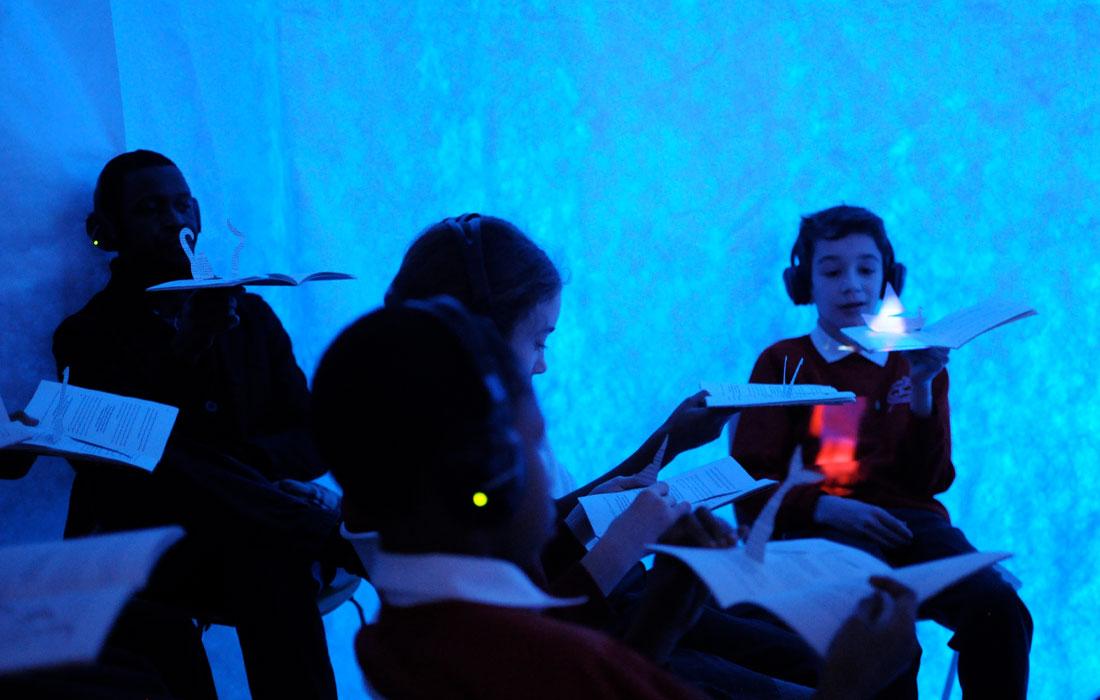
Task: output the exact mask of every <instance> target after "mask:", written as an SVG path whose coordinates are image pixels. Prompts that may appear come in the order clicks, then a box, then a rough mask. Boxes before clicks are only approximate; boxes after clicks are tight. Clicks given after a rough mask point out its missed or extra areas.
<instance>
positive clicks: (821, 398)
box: [699, 382, 856, 408]
mask: <svg viewBox="0 0 1100 700" xmlns="http://www.w3.org/2000/svg"><path fill="white" fill-rule="evenodd" d="M699 388H700V389H706V390H707V391H708V392H710V396H708V397H707V399H706V400H707V406H715V407H730V408H747V407H749V406H804V405H818V404H838V403H852V402H854V401H855V400H856V395H855V394H853V393H852V392H850V391H837V390H836V389H835V388H834V387H831V386H824V385H821V384H730V383H726V382H699Z"/></svg>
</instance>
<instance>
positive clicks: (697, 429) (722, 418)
mask: <svg viewBox="0 0 1100 700" xmlns="http://www.w3.org/2000/svg"><path fill="white" fill-rule="evenodd" d="M708 394H709V392H708V391H706V390H705V389H704V390H702V391H699V392H696V393H694V394H692V395H691V396H689V397H687V398H686V399H684V400H683V401H681V402H680V405H679V406H677V407H676V410H674V411H673V412H672V414H671V415H669V417H668V419H667V420H665V422H664V425H662V426H661V427H660V429H659V430H658V432H662V431H663V432H667V433H668V436H669V439H668V456H667V457H666V458H665V461H666V462H671V461H672V458H673V457H675V456H676V455H678V454H680V453H681V452H686V451H688V450H692V449H695V448H696V447H699V446H700V445H705V444H707V443H708V442H711V441H712V440H714V439H716V438H717V437H718V436H719V435H721V434H722V428H724V427H725V425H726V422H727V421H728V420H729V418H730V416H732V415H733V414H734V413H737V411H738V410H740V409H737V408H707V401H706V398H707V395H708Z"/></svg>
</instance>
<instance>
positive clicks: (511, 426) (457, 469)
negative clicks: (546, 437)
mask: <svg viewBox="0 0 1100 700" xmlns="http://www.w3.org/2000/svg"><path fill="white" fill-rule="evenodd" d="M474 216H476V214H475V215H474ZM401 306H403V307H405V308H409V309H414V310H416V311H420V312H422V313H426V314H429V315H430V316H432V317H433V318H435V319H436V320H437V321H439V322H440V323H442V324H443V325H444V326H445V327H446V328H447V330H449V331H450V332H451V335H453V336H454V337H455V338H456V339H457V340H458V342H459V344H460V345H461V346H462V348H463V349H464V350H465V351H466V355H467V356H468V357H469V358H470V359H471V360H472V361H473V363H474V366H475V368H476V369H477V372H478V375H479V376H480V378H481V384H482V385H483V386H484V387H485V391H486V392H487V393H488V395H489V401H490V403H491V406H490V410H489V415H488V416H487V417H486V418H485V419H484V420H483V421H482V422H481V424H480V425H477V426H476V427H475V428H473V429H471V430H470V431H469V432H468V433H466V434H464V435H463V436H462V438H461V441H460V442H459V443H458V444H455V445H448V446H446V447H445V455H446V457H445V463H444V464H443V465H442V478H443V479H445V480H447V481H448V482H449V485H450V486H451V488H450V491H452V492H453V493H454V494H455V497H454V500H453V501H451V502H450V504H449V505H450V507H451V509H452V512H453V514H454V515H455V517H456V518H458V519H459V520H461V521H463V522H468V523H470V524H472V525H480V526H490V525H496V524H500V523H502V522H505V521H506V520H507V519H508V518H509V517H510V516H511V515H512V514H513V513H514V512H515V510H516V508H518V507H519V503H520V500H521V499H522V497H523V487H524V484H525V483H526V481H527V473H526V465H525V463H524V459H523V447H522V444H521V443H520V437H519V433H517V432H516V429H515V422H514V417H513V415H512V406H511V402H510V400H509V397H508V391H507V390H506V389H505V386H504V379H503V376H504V375H503V372H502V371H501V368H500V367H499V366H498V364H497V361H496V359H495V356H494V355H493V353H492V350H491V349H490V347H489V343H488V342H487V337H489V334H495V333H496V328H495V326H493V324H492V322H491V321H490V320H489V319H486V318H483V317H479V316H475V315H473V314H471V313H470V312H469V311H467V310H466V309H465V308H464V307H463V306H462V304H460V303H459V302H458V301H457V300H456V299H454V298H452V297H449V296H437V297H432V298H431V299H427V300H409V301H406V302H404V303H403V304H401Z"/></svg>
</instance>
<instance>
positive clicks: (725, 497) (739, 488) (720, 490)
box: [580, 457, 775, 537]
mask: <svg viewBox="0 0 1100 700" xmlns="http://www.w3.org/2000/svg"><path fill="white" fill-rule="evenodd" d="M666 483H667V484H668V492H669V494H671V495H672V496H673V497H674V498H675V499H676V500H677V501H687V502H689V503H691V504H692V506H693V507H698V506H706V507H708V508H718V507H720V506H724V505H726V504H727V503H732V502H733V501H735V500H737V499H738V498H741V497H742V496H747V495H749V494H750V493H753V492H755V491H758V490H760V489H762V488H764V487H765V486H770V485H772V484H774V483H775V482H774V481H772V480H771V479H753V478H752V477H751V476H749V474H748V472H746V471H745V470H744V469H742V468H741V465H740V464H738V463H737V462H735V461H734V460H733V458H732V457H724V458H722V459H720V460H718V461H717V462H711V463H710V464H705V465H703V466H701V467H697V468H695V469H692V470H691V471H688V472H684V473H683V474H678V475H676V476H674V477H672V478H670V479H668V480H667V481H666ZM640 492H641V489H632V490H630V491H618V492H616V493H600V494H596V495H593V496H581V497H580V505H581V507H582V508H584V513H585V515H586V516H588V522H589V523H590V524H591V525H592V531H593V532H595V533H596V536H597V537H602V536H603V534H604V533H605V532H607V528H608V526H610V525H611V521H612V520H614V519H615V518H616V517H618V516H619V515H620V514H622V513H623V511H625V510H626V509H627V508H629V507H630V504H631V503H633V502H634V499H635V498H637V497H638V494H639V493H640Z"/></svg>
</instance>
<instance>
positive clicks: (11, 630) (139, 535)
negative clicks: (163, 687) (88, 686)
mask: <svg viewBox="0 0 1100 700" xmlns="http://www.w3.org/2000/svg"><path fill="white" fill-rule="evenodd" d="M182 536H183V529H182V528H179V527H162V528H155V529H151V530H138V531H133V532H120V533H114V534H110V535H100V536H92V537H82V538H78V539H72V540H63V541H53V542H40V543H34V544H26V545H13V546H8V547H4V548H2V549H0V561H3V566H2V567H0V629H3V630H4V634H3V635H0V673H7V672H12V671H22V670H30V669H35V668H44V667H48V666H56V665H61V664H70V663H90V662H92V661H94V660H95V658H96V656H97V655H98V654H99V650H100V647H101V646H102V644H103V640H104V639H105V638H106V636H107V633H108V632H109V631H110V629H111V626H112V625H113V624H114V620H115V618H116V617H117V616H118V613H119V612H120V611H121V609H122V606H123V605H124V604H125V603H126V601H127V600H128V599H129V597H130V596H131V595H132V594H133V593H134V591H136V590H138V589H140V588H141V587H143V586H144V585H145V582H146V580H147V579H148V577H149V572H150V571H152V568H153V566H154V564H156V561H157V559H159V558H160V555H161V554H162V553H163V552H164V551H165V550H166V549H167V548H168V547H169V546H171V545H172V543H174V542H175V541H176V540H178V539H179V538H180V537H182Z"/></svg>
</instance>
